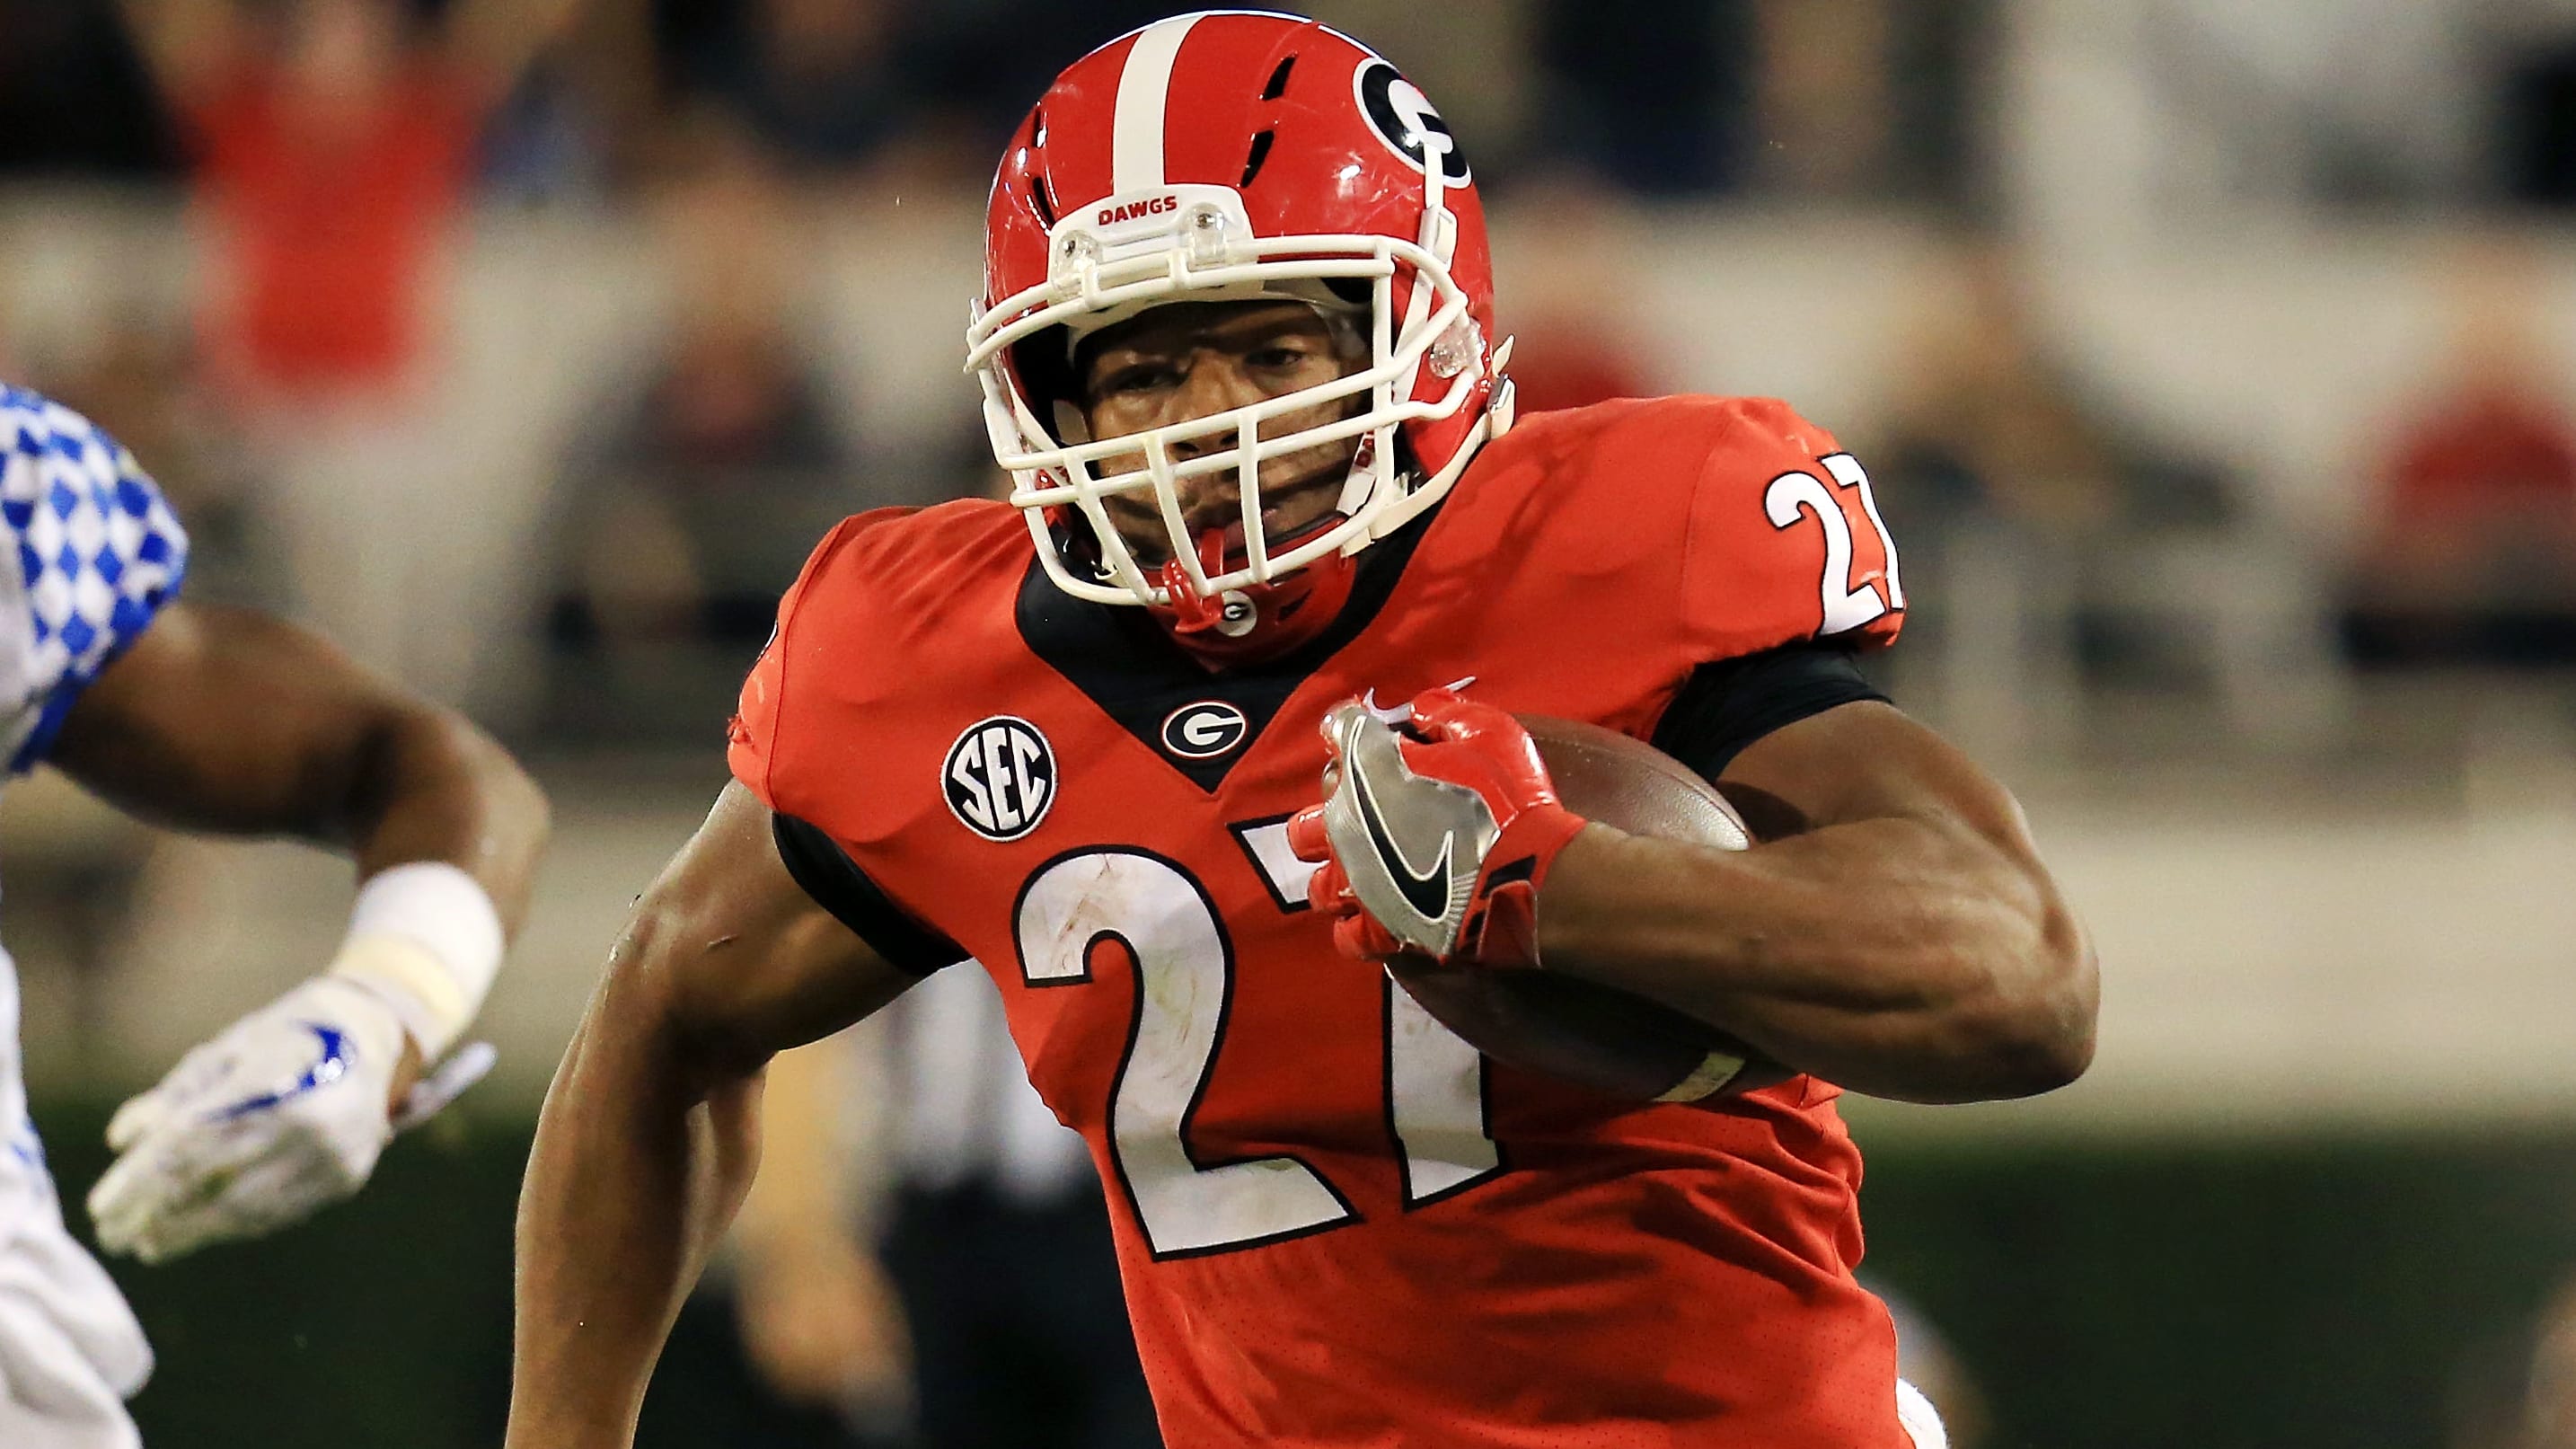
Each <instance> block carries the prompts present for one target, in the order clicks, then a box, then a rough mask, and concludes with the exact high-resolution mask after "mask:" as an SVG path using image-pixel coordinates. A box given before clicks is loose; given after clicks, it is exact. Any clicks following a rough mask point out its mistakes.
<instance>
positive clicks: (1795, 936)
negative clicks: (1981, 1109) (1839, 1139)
mask: <svg viewBox="0 0 2576 1449" xmlns="http://www.w3.org/2000/svg"><path fill="white" fill-rule="evenodd" d="M1539 930H1540V959H1541V961H1542V962H1543V963H1544V965H1545V969H1550V970H1557V971H1562V972H1565V973H1566V974H1568V975H1574V976H1581V977H1585V978H1587V979H1591V980H1595V981H1599V982H1602V983H1604V984H1607V985H1612V986H1617V987H1621V988H1623V989H1626V990H1630V991H1634V992H1637V993H1639V994H1641V995H1645V996H1649V997H1652V998H1654V999H1656V1000H1659V1001H1662V1002H1664V1003H1666V1004H1668V1005H1671V1006H1674V1007H1676V1008H1679V1009H1681V1010H1683V1011H1687V1012H1689V1013H1691V1014H1692V1015H1695V1016H1698V1017H1700V1018H1701V1019H1703V1020H1706V1021H1709V1022H1711V1023H1713V1024H1715V1025H1718V1026H1720V1027H1722V1028H1724V1029H1725V1030H1727V1031H1729V1032H1731V1033H1733V1034H1735V1035H1736V1036H1738V1037H1741V1038H1742V1039H1743V1040H1745V1041H1746V1042H1748V1043H1750V1044H1752V1045H1753V1046H1755V1047H1757V1048H1759V1049H1761V1050H1762V1051H1763V1052H1764V1054H1766V1055H1768V1056H1770V1057H1772V1058H1774V1059H1776V1060H1778V1061H1780V1062H1782V1063H1784V1064H1786V1065H1789V1066H1792V1067H1795V1068H1798V1069H1799V1070H1801V1071H1808V1072H1813V1073H1815V1074H1817V1075H1819V1076H1822V1077H1824V1078H1825V1079H1826V1080H1828V1081H1832V1082H1835V1083H1837V1084H1839V1085H1842V1086H1846V1087H1849V1088H1851V1089H1853V1090H1855V1091H1861V1092H1867V1093H1870V1094H1871V1095H1874V1096H1886V1097H1896V1098H1903V1099H1907V1100H1914V1101H1936V1102H1938V1101H1975V1100H1982V1099H1987V1098H1996V1097H2014V1096H2027V1095H2031V1094H2033V1093H2037V1092H2043V1091H2047V1090H2049V1089H2051V1088H2053V1087H2057V1086H2061V1085H2064V1084H2065V1083H2066V1082H2068V1081H2071V1080H2073V1079H2074V1077H2075V1076H2076V1075H2077V1074H2079V1073H2080V1072H2082V1071H2083V1069H2084V1067H2085V1065H2086V1064H2087V1063H2088V1062H2089V1061H2090V1060H2091V1056H2092V1045H2093V1018H2094V1010H2095V1006H2096V1004H2097V1000H2098V985H2097V981H2096V977H2095V971H2094V964H2093V957H2092V952H2091V948H2090V947H2089V946H2088V945H2087V944H2086V942H2085V940H2084V937H2083V933H2082V931H2081V930H2080V929H2079V928H2078V927H2077V926H2076V924H2075V922H2074V920H2073V918H2072V917H2071V916H2070V915H2069V914H2068V912H2067V910H2066V908H2065V906H2064V905H2063V904H2062V903H2061V902H2060V901H2059V900H2058V899H2057V897H2056V893H2055V891H2054V889H2053V887H2051V886H2050V884H2049V883H2048V881H2047V879H2046V877H2045V876H2044V875H2043V874H2041V873H2040V872H2039V871H2038V869H2037V867H2036V866H2035V865H2030V864H2026V863H2024V862H2021V861H2017V860H2015V859H2014V858H2013V857H2012V856H2011V855H2010V854H2009V853H2008V852H2006V851H2005V850H2003V849H2002V848H2000V847H1998V846H1996V845H1995V844H1993V843H1992V842H1990V841H1988V840H1986V839H1984V838H1983V837H1981V836H1979V835H1977V834H1976V833H1975V832H1973V831H1971V830H1969V829H1967V828H1966V827H1964V826H1961V825H1956V824H1954V823H1950V822H1943V821H1935V820H1920V819H1911V818H1888V819H1877V820H1867V821H1860V822H1855V823H1851V824H1844V825H1835V826H1829V827H1825V828H1823V829H1819V830H1815V831H1811V832H1809V833H1807V834H1804V835H1799V836H1794V837H1791V838H1789V839H1786V840H1782V841H1779V842H1776V843H1773V844H1769V845H1764V846H1761V847H1758V848H1756V849H1754V850H1750V851H1743V852H1727V851H1716V850H1709V849H1703V848H1700V847H1696V846H1690V845H1681V844H1676V843H1673V842H1669V841H1662V840H1650V839H1642V838H1638V837H1634V836H1628V835H1623V834H1620V833H1619V832H1617V831H1613V830H1609V829H1606V828H1603V827H1598V826H1595V827H1591V828H1588V829H1586V830H1585V831H1584V833H1583V834H1582V835H1581V836H1579V837H1577V839H1576V840H1575V841H1574V843H1573V844H1571V845H1569V846H1568V847H1567V848H1566V850H1565V852H1564V854H1563V855H1562V856H1560V857H1559V858H1558V860H1557V862H1556V864H1555V867H1554V870H1553V871H1552V872H1551V874H1550V875H1549V877H1548V882H1547V887H1546V890H1545V892H1544V895H1543V900H1542V905H1541V908H1540V911H1539Z"/></svg>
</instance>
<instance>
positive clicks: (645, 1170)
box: [508, 967, 759, 1449]
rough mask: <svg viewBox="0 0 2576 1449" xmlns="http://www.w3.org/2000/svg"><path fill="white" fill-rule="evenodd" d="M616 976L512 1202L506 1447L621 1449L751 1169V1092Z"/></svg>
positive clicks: (559, 1088) (572, 1060) (588, 1023)
mask: <svg viewBox="0 0 2576 1449" xmlns="http://www.w3.org/2000/svg"><path fill="white" fill-rule="evenodd" d="M648 996H649V987H648V985H646V984H645V983H639V982H638V981H636V980H635V979H634V976H633V974H632V973H621V972H619V971H618V970H617V969H616V968H614V967H612V970H611V975H610V979H609V981H608V982H607V984H605V985H604V986H603V987H602V989H601V992H600V995H599V997H598V999H597V1000H596V1001H594V1003H593V1004H592V1008H591V1011H590V1013H589V1015H588V1017H587V1019H586V1020H585V1021H584V1023H583V1025H582V1028H581V1031H580V1032H579V1033H578V1034H577V1035H576V1036H575V1037H574V1039H573V1043H572V1046H571V1048H570V1049H569V1050H568V1051H567V1052H566V1054H565V1056H564V1061H563V1065H562V1067H561V1068H560V1069H559V1070H558V1071H557V1073H556V1076H555V1082H554V1086H553V1089H552V1090H551V1091H549V1092H548V1093H547V1096H546V1107H545V1112H544V1114H543V1116H542V1117H541V1118H540V1120H539V1123H538V1128H537V1140H536V1146H535V1150H534V1151H533V1152H532V1153H531V1155H530V1158H529V1163H528V1174H527V1181H526V1184H525V1186H524V1188H523V1189H522V1192H521V1196H520V1204H519V1227H518V1262H519V1272H518V1305H517V1336H516V1351H515V1360H514V1367H513V1375H512V1380H513V1382H512V1392H511V1404H510V1433H509V1441H508V1442H509V1445H510V1449H599V1446H615V1449H623V1446H625V1445H627V1444H629V1443H630V1442H631V1441H632V1439H633V1436H634V1429H635V1418H636V1415H637V1413H638V1412H639V1411H640V1410H641V1408H642V1406H643V1401H644V1388H645V1384H646V1382H647V1381H648V1380H649V1379H650V1377H651V1375H652V1370H653V1364H654V1361H655V1360H656V1359H657V1358H658V1357H659V1356H660V1354H661V1350H662V1344H663V1341H664V1339H665V1338H667V1337H668V1336H669V1334H670V1330H671V1324H672V1322H673V1321H674V1320H675V1319H676V1317H677V1316H678V1314H679V1309H680V1304H681V1301H682V1300H683V1299H684V1298H685V1297H686V1296H687V1294H688V1291H689V1289H690V1287H691V1286H692V1285H693V1284H694V1283H695V1281H696V1279H697V1276H698V1274H699V1272H700V1270H701V1269H702V1268H703V1266H704V1264H705V1262H706V1258H707V1255H708V1253H709V1252H710V1251H712V1249H713V1247H714V1245H715V1243H716V1240H717V1239H718V1238H719V1237H721V1236H722V1234H723V1232H724V1226H725V1223H726V1222H727V1221H728V1220H729V1219H730V1218H731V1217H732V1215H733V1213H734V1211H735V1209H736V1208H737V1207H738V1206H739V1205H740V1203H741V1200H742V1195H743V1191H744V1189H745V1188H746V1187H747V1186H748V1185H749V1183H750V1180H751V1176H752V1172H753V1169H754V1166H755V1163H756V1160H757V1157H758V1146H759V1137H758V1133H759V1126H758V1114H759V1079H758V1077H757V1075H746V1074H743V1073H741V1072H739V1071H736V1070H725V1071H710V1070H709V1069H707V1068H706V1067H704V1066H703V1065H701V1064H699V1063H697V1062H695V1061H693V1053H691V1052H690V1051H689V1049H688V1047H687V1045H686V1043H685V1041H684V1040H683V1038H682V1037H681V1035H680V1033H678V1032H677V1031H676V1030H675V1029H673V1028H671V1027H670V1026H668V1025H667V1024H665V1023H667V1022H668V1020H669V1018H668V1016H667V1014H665V1013H662V1012H660V1011H658V1010H657V1009H655V1008H654V1007H653V1006H652V1004H651V1003H650V1002H649V1001H648V1000H646V999H645V998H646V997H648Z"/></svg>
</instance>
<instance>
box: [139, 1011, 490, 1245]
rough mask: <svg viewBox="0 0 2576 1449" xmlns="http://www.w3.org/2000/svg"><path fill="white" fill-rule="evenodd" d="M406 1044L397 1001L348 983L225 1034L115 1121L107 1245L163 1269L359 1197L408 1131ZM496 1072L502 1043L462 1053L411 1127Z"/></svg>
mask: <svg viewBox="0 0 2576 1449" xmlns="http://www.w3.org/2000/svg"><path fill="white" fill-rule="evenodd" d="M404 1044H405V1033H404V1028H403V1023H402V1020H401V1018H400V1017H399V1016H397V1015H396V1014H395V1012H394V1009H393V1008H392V1007H391V1006H390V1005H388V1004H387V1003H386V1001H385V1000H384V998H383V997H381V996H379V995H377V994H376V993H375V992H373V991H371V990H369V989H367V988H366V987H364V986H360V985H358V984H356V983H354V982H351V981H347V980H344V979H341V978H338V977H334V976H317V977H315V978H314V979H312V980H310V981H307V982H305V983H304V984H303V985H301V986H298V987H296V988H295V989H294V990H292V991H289V992H287V993H286V994H285V995H284V996H281V997H279V998H278V999H277V1000H275V1001H272V1002H270V1003H269V1004H268V1005H266V1006H263V1007H261V1008H260V1009H259V1010H257V1011H254V1012H252V1013H251V1014H250V1015H248V1016H245V1017H243V1018H242V1019H241V1020H239V1021H237V1022H235V1023H233V1024H232V1025H231V1026H230V1027H227V1028H225V1030H224V1031H223V1033H222V1034H221V1035H219V1036H217V1037H216V1038H215V1039H214V1040H212V1041H210V1042H207V1043H206V1044H205V1045H203V1046H200V1047H198V1048H197V1049H195V1050H194V1051H191V1052H189V1053H188V1054H187V1055H186V1056H184V1057H182V1058H180V1059H179V1064H178V1065H177V1066H175V1067H173V1068H171V1069H170V1074H169V1075H168V1076H166V1077H163V1078H162V1079H161V1082H160V1084H159V1085H158V1086H155V1087H153V1088H152V1089H151V1090H150V1091H147V1092H145V1093H143V1094H142V1095H141V1096H138V1097H136V1098H134V1099H133V1100H131V1101H129V1102H127V1103H126V1104H125V1105H124V1106H123V1107H121V1108H119V1109H118V1110H117V1113H116V1116H115V1118H114V1119H113V1120H112V1121H110V1122H109V1123H108V1126H107V1145H108V1146H109V1147H111V1148H114V1149H116V1150H117V1151H118V1152H119V1153H121V1154H122V1155H121V1156H120V1157H118V1158H117V1160H116V1163H115V1165H114V1166H112V1167H110V1168H109V1169H108V1170H107V1174H106V1175H105V1176H103V1177H101V1178H100V1179H99V1180H98V1185H97V1186H96V1187H94V1188H92V1189H91V1190H90V1194H89V1212H90V1218H91V1220H92V1221H93V1222H95V1223H96V1224H97V1225H98V1241H99V1245H100V1246H101V1247H103V1248H105V1249H107V1250H108V1251H109V1252H113V1253H130V1254H132V1255H133V1256H135V1257H137V1258H140V1259H142V1260H143V1261H144V1262H147V1263H158V1262H163V1261H165V1260H167V1259H171V1258H175V1257H178V1256H179V1255H180V1254H182V1253H187V1252H191V1251H194V1250H195V1249H197V1248H200V1247H203V1246H205V1245H206V1244H208V1243H212V1242H218V1241H221V1240H224V1239H227V1238H240V1237H250V1236H254V1235H257V1234H260V1233H265V1232H270V1231H273V1230H275V1229H277V1228H281V1227H284V1226H286V1225H287V1224H289V1223H292V1222H296V1221H298V1220H300V1219H302V1218H304V1217H305V1216H307V1215H309V1214H310V1213H312V1212H313V1211H314V1210H315V1209H317V1208H320V1207H323V1206H325V1205H327V1204H330V1203H334V1202H337V1201H339V1200H340V1199H342V1198H345V1197H348V1196H350V1195H351V1194H353V1193H355V1192H356V1191H357V1190H358V1189H359V1188H360V1187H363V1186H365V1185H366V1181H367V1175H368V1174H369V1173H371V1172H373V1171H374V1170H375V1166H376V1158H377V1155H378V1154H380V1153H382V1152H383V1151H384V1148H385V1144H386V1143H387V1142H388V1141H390V1140H392V1138H393V1135H394V1131H395V1128H396V1125H397V1124H396V1122H395V1121H394V1118H393V1114H392V1113H390V1112H389V1111H388V1110H387V1099H388V1098H389V1097H390V1095H391V1093H392V1091H393V1078H394V1072H395V1071H396V1069H397V1068H398V1067H399V1066H400V1065H401V1062H402V1057H403V1047H404ZM477 1045H480V1044H479V1043H478V1044H477ZM490 1064H491V1053H490V1049H489V1048H488V1047H486V1048H483V1049H482V1051H481V1052H480V1053H479V1054H478V1053H477V1052H475V1051H474V1050H473V1049H472V1048H469V1049H468V1050H467V1051H465V1052H462V1053H459V1054H458V1056H457V1058H456V1059H455V1060H453V1061H451V1062H450V1063H449V1064H448V1066H447V1068H446V1069H444V1070H442V1071H441V1072H439V1073H436V1074H433V1075H432V1076H429V1077H426V1078H424V1079H423V1081H422V1083H421V1085H420V1086H418V1087H416V1088H414V1089H413V1091H412V1093H411V1095H410V1096H409V1097H407V1098H405V1100H404V1103H403V1112H402V1120H401V1123H400V1125H402V1126H410V1125H412V1124H413V1123H415V1122H418V1121H421V1120H424V1119H426V1118H427V1117H428V1116H429V1115H430V1114H431V1113H433V1112H435V1111H436V1110H437V1109H438V1108H439V1107H442V1106H444V1105H446V1103H447V1102H448V1101H450V1100H452V1099H453V1098H454V1097H455V1095H456V1094H457V1093H458V1092H461V1091H463V1090H464V1089H465V1087H466V1086H469V1085H471V1084H472V1081H473V1079H474V1078H476V1077H479V1076H481V1075H482V1073H483V1071H484V1070H487V1069H488V1068H489V1066H490Z"/></svg>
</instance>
